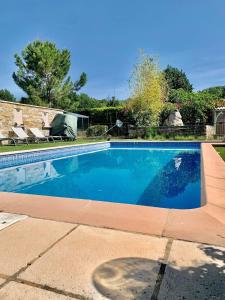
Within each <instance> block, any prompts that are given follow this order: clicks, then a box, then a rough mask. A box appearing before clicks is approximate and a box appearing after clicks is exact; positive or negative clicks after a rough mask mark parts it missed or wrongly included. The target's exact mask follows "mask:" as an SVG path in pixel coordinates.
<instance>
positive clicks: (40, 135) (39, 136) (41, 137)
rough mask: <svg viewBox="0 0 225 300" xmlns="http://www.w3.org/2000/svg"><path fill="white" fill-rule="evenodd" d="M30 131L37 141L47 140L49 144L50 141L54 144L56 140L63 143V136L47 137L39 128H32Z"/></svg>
mask: <svg viewBox="0 0 225 300" xmlns="http://www.w3.org/2000/svg"><path fill="white" fill-rule="evenodd" d="M30 131H31V132H32V134H33V135H34V137H35V141H37V142H39V141H40V140H46V141H47V142H49V140H50V139H51V140H52V141H53V142H55V140H57V139H58V140H61V141H62V137H61V136H52V135H49V136H45V135H44V134H43V132H41V130H40V129H38V128H30Z"/></svg>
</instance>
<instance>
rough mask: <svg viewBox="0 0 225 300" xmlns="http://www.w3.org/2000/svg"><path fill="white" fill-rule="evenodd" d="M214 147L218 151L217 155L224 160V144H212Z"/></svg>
mask: <svg viewBox="0 0 225 300" xmlns="http://www.w3.org/2000/svg"><path fill="white" fill-rule="evenodd" d="M214 148H215V149H216V151H217V152H218V153H219V155H220V156H221V157H222V159H223V160H224V161H225V146H214Z"/></svg>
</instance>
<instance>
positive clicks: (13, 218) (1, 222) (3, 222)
mask: <svg viewBox="0 0 225 300" xmlns="http://www.w3.org/2000/svg"><path fill="white" fill-rule="evenodd" d="M26 218H27V216H25V215H17V214H10V213H4V212H1V213H0V230H2V229H4V228H6V227H8V226H10V225H12V224H14V223H16V222H18V221H22V220H24V219H26Z"/></svg>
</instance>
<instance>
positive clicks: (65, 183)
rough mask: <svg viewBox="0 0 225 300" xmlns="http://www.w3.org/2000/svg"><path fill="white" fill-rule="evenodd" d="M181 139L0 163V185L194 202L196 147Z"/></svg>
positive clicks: (124, 199) (169, 203) (138, 200)
mask: <svg viewBox="0 0 225 300" xmlns="http://www.w3.org/2000/svg"><path fill="white" fill-rule="evenodd" d="M183 145H185V144H182V145H177V143H176V144H173V145H172V146H171V145H169V147H168V145H166V147H165V144H162V145H161V143H154V144H153V145H150V144H146V143H142V144H138V145H137V144H135V145H134V144H133V145H132V147H131V146H130V145H129V144H127V143H126V144H125V143H124V144H122V145H121V143H117V144H116V143H114V144H113V143H112V144H111V147H105V148H103V149H100V150H96V149H94V150H95V151H94V152H93V151H92V152H87V153H85V154H82V155H77V154H74V155H72V154H71V156H69V157H60V155H58V156H59V157H58V158H54V159H53V160H45V161H39V162H35V163H30V164H25V165H21V166H14V167H10V168H4V169H2V170H0V191H8V192H16V193H24V194H37V195H49V196H57V197H70V198H81V199H92V200H99V201H108V202H117V203H128V204H135V205H146V206H157V207H165V208H178V209H188V208H196V207H199V206H200V198H201V197H200V149H199V146H198V145H197V146H196V145H195V146H194V147H193V146H192V145H185V147H184V146H183ZM137 147H138V148H137Z"/></svg>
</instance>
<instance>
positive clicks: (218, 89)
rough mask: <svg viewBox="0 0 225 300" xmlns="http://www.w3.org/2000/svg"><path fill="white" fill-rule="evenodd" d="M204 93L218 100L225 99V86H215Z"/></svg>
mask: <svg viewBox="0 0 225 300" xmlns="http://www.w3.org/2000/svg"><path fill="white" fill-rule="evenodd" d="M202 92H207V93H209V94H211V95H213V96H214V97H215V99H216V100H218V99H224V98H225V86H214V87H210V88H207V89H204V90H203V91H202Z"/></svg>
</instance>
